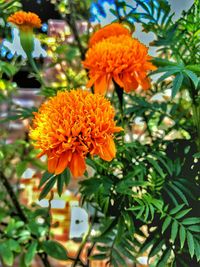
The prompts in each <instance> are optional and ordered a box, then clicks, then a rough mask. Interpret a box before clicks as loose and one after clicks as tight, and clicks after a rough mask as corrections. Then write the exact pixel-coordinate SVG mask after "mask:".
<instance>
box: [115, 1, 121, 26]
mask: <svg viewBox="0 0 200 267" xmlns="http://www.w3.org/2000/svg"><path fill="white" fill-rule="evenodd" d="M115 9H116V12H117V18H118V20H119V22H122V21H123V19H122V17H121V16H120V13H119V3H118V0H115Z"/></svg>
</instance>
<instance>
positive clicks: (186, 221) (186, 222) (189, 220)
mask: <svg viewBox="0 0 200 267" xmlns="http://www.w3.org/2000/svg"><path fill="white" fill-rule="evenodd" d="M198 223H200V218H197V217H191V218H186V219H184V220H183V221H182V224H184V225H192V224H198Z"/></svg>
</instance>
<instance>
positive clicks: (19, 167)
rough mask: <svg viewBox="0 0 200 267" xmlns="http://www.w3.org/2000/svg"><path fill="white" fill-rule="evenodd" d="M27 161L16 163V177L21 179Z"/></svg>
mask: <svg viewBox="0 0 200 267" xmlns="http://www.w3.org/2000/svg"><path fill="white" fill-rule="evenodd" d="M27 163H28V162H27V161H21V162H19V163H17V165H16V173H17V176H18V177H21V176H22V174H23V173H24V172H25V170H26V167H27Z"/></svg>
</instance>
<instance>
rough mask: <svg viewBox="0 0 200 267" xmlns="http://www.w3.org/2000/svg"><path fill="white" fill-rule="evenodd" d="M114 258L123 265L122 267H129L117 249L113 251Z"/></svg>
mask: <svg viewBox="0 0 200 267" xmlns="http://www.w3.org/2000/svg"><path fill="white" fill-rule="evenodd" d="M112 256H113V258H114V259H115V260H116V261H117V263H119V264H121V266H124V267H125V266H127V265H126V262H125V259H124V258H123V257H122V256H121V254H120V253H119V252H118V251H117V250H116V249H115V248H113V249H112Z"/></svg>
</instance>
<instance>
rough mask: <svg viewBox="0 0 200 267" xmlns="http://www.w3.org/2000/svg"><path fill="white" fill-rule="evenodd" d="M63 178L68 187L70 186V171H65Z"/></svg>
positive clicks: (62, 174)
mask: <svg viewBox="0 0 200 267" xmlns="http://www.w3.org/2000/svg"><path fill="white" fill-rule="evenodd" d="M61 177H62V179H63V181H64V183H65V185H66V186H68V185H69V182H70V171H69V169H68V168H67V169H65V170H64V172H63V173H61Z"/></svg>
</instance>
